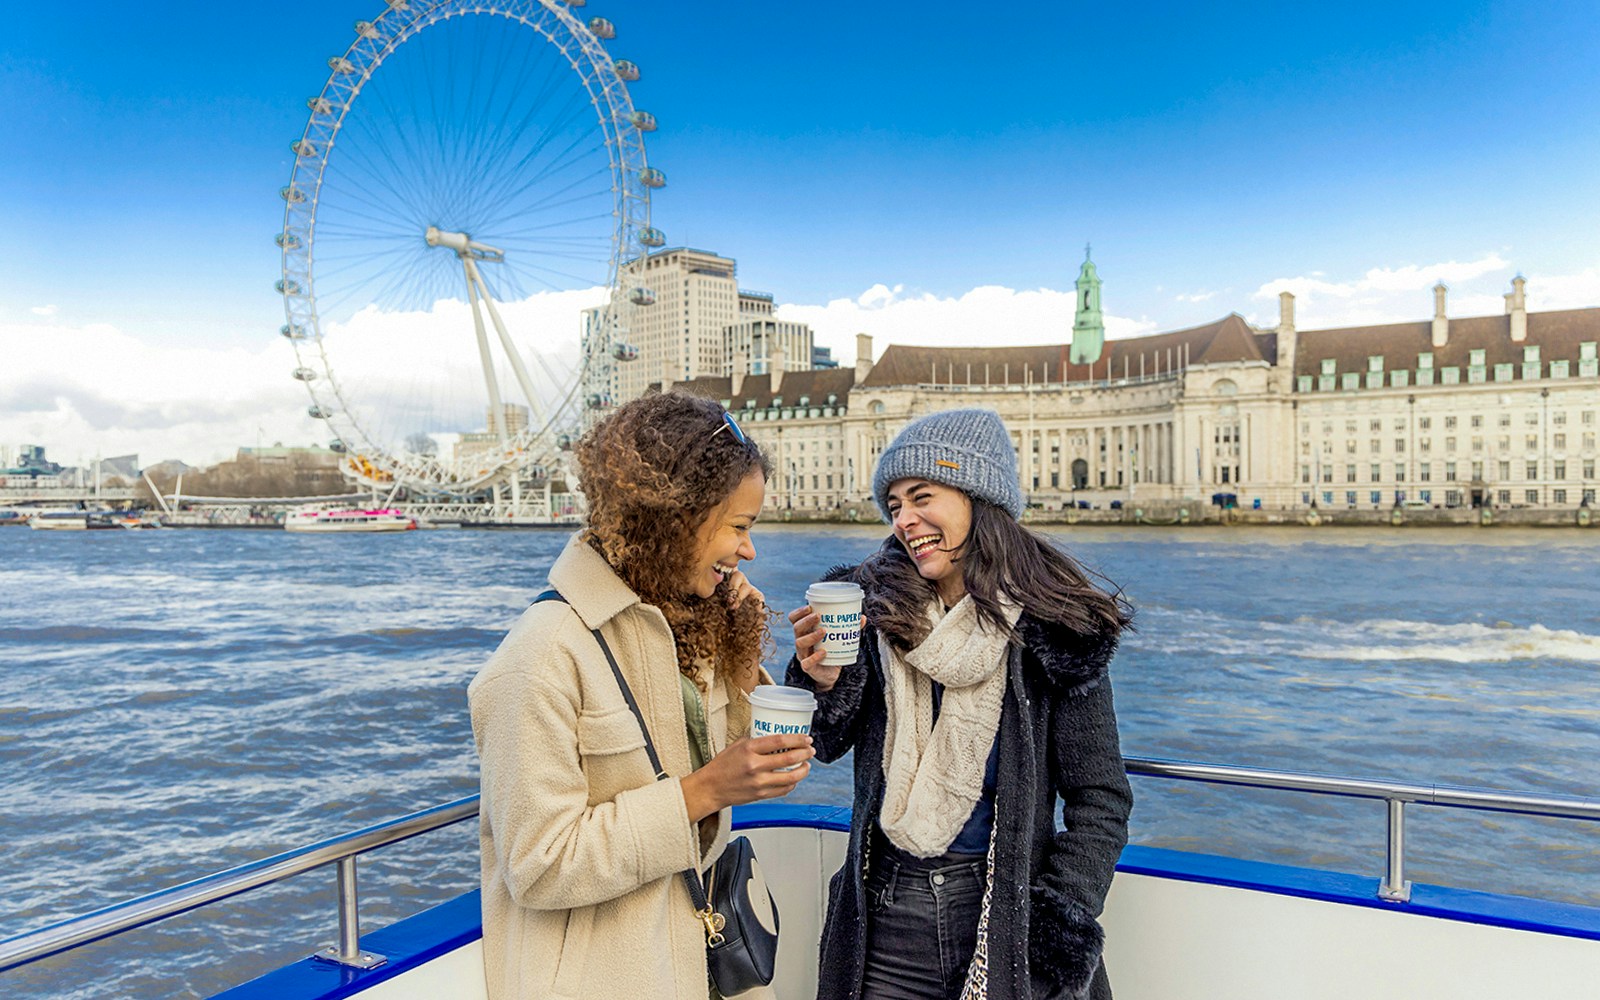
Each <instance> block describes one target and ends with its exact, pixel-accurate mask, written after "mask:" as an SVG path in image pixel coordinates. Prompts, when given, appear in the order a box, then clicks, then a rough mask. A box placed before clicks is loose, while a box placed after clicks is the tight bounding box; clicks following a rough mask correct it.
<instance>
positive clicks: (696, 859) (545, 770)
mask: <svg viewBox="0 0 1600 1000" xmlns="http://www.w3.org/2000/svg"><path fill="white" fill-rule="evenodd" d="M550 583H551V585H552V586H554V587H555V588H556V589H557V590H559V591H560V592H561V593H562V595H563V596H565V597H566V599H567V601H568V602H569V603H570V605H571V606H570V607H568V606H567V605H564V604H561V603H559V602H553V601H551V602H545V603H541V604H535V605H534V606H532V607H530V608H529V609H528V610H527V611H526V612H524V613H523V615H522V617H521V618H520V619H519V620H518V621H517V623H516V625H515V626H514V627H513V628H512V629H511V632H510V634H508V635H507V636H506V638H505V640H504V641H503V642H502V643H501V644H500V647H499V649H497V650H496V651H495V653H494V655H493V656H492V657H491V658H490V660H489V662H488V664H487V665H486V666H485V667H484V668H483V670H482V671H481V672H480V673H479V674H478V676H477V677H476V678H475V679H474V680H473V682H472V684H471V685H470V686H469V687H468V689H467V698H468V701H469V702H470V703H471V707H472V732H473V737H474V738H475V739H476V741H477V745H478V756H479V760H480V763H481V780H482V788H483V799H482V818H481V821H480V826H479V829H480V834H479V839H480V841H481V844H482V849H483V859H482V866H483V952H484V971H485V974H486V977H487V980H488V986H489V997H490V1000H620V998H624V997H626V998H629V1000H691V998H692V1000H705V998H706V993H707V988H706V960H705V935H704V932H703V931H702V929H701V925H700V924H699V922H698V921H696V919H695V916H694V912H693V907H692V906H691V905H690V902H689V893H688V890H687V889H686V888H685V887H684V885H683V880H682V878H680V877H679V874H678V873H679V872H682V871H683V870H684V869H685V868H691V867H692V868H696V869H699V870H704V869H705V868H706V867H707V866H708V865H709V864H710V863H711V861H713V860H714V859H715V858H716V857H717V856H718V855H720V854H721V852H722V849H723V847H724V845H725V844H726V843H727V839H728V834H727V830H728V825H729V819H730V817H729V816H728V814H727V813H726V812H723V813H721V814H719V815H718V816H717V817H716V818H715V821H714V822H715V836H714V837H710V838H707V840H708V842H707V844H706V845H705V847H704V850H702V845H701V838H700V836H699V832H698V830H697V828H696V825H695V824H693V823H691V822H690V821H689V814H688V811H687V808H686V806H685V805H684V800H683V792H682V790H681V787H680V779H681V777H682V776H683V775H685V774H688V773H689V771H690V764H689V741H688V737H687V735H686V733H685V720H684V710H683V697H682V693H681V691H680V688H679V685H678V677H677V662H678V661H677V653H676V651H675V646H674V644H673V640H672V632H671V630H670V629H669V628H668V626H667V621H666V618H664V617H663V616H662V614H661V612H660V611H659V610H657V609H656V608H655V607H653V606H651V605H647V604H644V603H642V602H641V601H640V599H639V597H638V595H636V594H635V593H633V591H631V590H630V589H629V588H628V586H627V585H626V584H625V583H623V581H622V579H621V578H620V577H618V576H617V575H616V573H615V572H613V571H612V569H611V567H610V566H608V565H607V564H606V562H605V560H604V559H602V558H601V557H600V555H599V554H598V553H596V552H595V551H594V550H593V549H592V548H590V547H589V546H588V545H587V544H585V543H583V542H581V541H579V540H578V538H577V536H574V538H573V541H572V542H571V543H570V544H569V545H568V546H567V548H566V549H565V550H564V551H563V552H562V554H561V556H560V557H559V558H558V559H557V560H556V563H555V566H554V567H553V568H552V569H551V571H550ZM574 612H576V614H574ZM591 628H598V629H600V632H601V634H602V635H604V636H605V637H606V641H607V642H608V643H610V645H611V649H612V651H613V652H614V653H615V654H616V657H617V661H618V663H619V665H620V666H621V668H622V673H623V676H624V677H626V678H627V681H628V684H629V686H630V687H631V688H632V689H633V694H634V697H635V698H636V699H638V702H639V709H640V711H642V712H643V713H644V717H645V719H646V721H647V722H648V724H649V726H650V735H651V737H652V739H653V740H654V741H655V745H656V752H657V753H658V754H659V755H660V757H661V764H662V767H663V768H664V769H665V770H666V772H667V773H668V774H669V775H671V777H669V778H668V779H667V780H665V781H657V780H656V779H655V775H654V774H653V773H652V771H651V769H650V762H649V760H648V758H647V757H646V755H645V751H644V737H643V736H642V735H641V734H640V732H639V725H638V723H637V722H636V721H635V720H634V717H633V713H632V712H630V711H629V710H628V706H627V703H626V702H625V701H624V700H623V698H622V692H621V691H620V690H619V689H618V688H617V683H616V680H615V678H614V677H613V676H612V674H611V668H610V666H608V665H607V663H606V659H605V655H604V654H603V653H602V652H601V651H600V647H599V645H598V644H597V643H596V642H595V640H594V636H592V635H590V634H589V629H591ZM706 679H708V680H709V678H706ZM702 690H709V699H708V702H709V703H708V705H707V723H708V730H709V735H710V738H711V749H712V752H713V753H716V752H718V751H721V750H722V749H723V748H724V747H725V746H726V745H727V744H728V742H729V741H730V740H732V739H738V738H740V737H742V736H744V735H745V734H746V733H747V732H748V730H749V722H750V710H749V705H748V703H746V702H743V701H742V700H741V701H740V702H739V703H738V704H735V705H732V706H730V705H729V702H728V698H727V696H726V694H725V693H724V688H723V686H722V685H721V684H718V683H710V684H709V685H708V687H707V688H702Z"/></svg>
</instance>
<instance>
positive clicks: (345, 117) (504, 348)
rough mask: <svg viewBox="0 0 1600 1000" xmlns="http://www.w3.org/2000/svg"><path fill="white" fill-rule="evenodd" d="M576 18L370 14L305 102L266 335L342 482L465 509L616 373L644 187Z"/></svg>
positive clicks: (540, 456) (626, 66) (492, 4)
mask: <svg viewBox="0 0 1600 1000" xmlns="http://www.w3.org/2000/svg"><path fill="white" fill-rule="evenodd" d="M584 5H585V0H568V2H558V0H388V6H387V8H386V9H384V10H382V11H381V13H380V14H379V15H378V16H377V17H375V18H374V19H373V20H371V21H359V22H357V23H356V25H355V40H354V42H353V43H352V44H351V45H350V47H349V48H348V49H347V50H346V51H345V52H344V53H343V54H342V55H338V56H335V57H333V58H331V59H329V60H328V68H329V70H330V74H329V76H328V78H327V82H326V83H325V84H324V85H323V87H322V90H321V91H320V92H319V93H318V94H317V95H316V96H314V97H312V98H311V99H310V100H309V101H308V102H307V104H308V108H309V110H310V118H309V121H308V122H307V124H306V128H305V131H304V134H303V135H302V136H301V137H300V139H299V140H298V141H296V142H294V143H293V145H292V149H293V152H294V157H295V159H294V169H293V173H292V175H291V177H290V179H289V183H288V184H287V185H285V186H284V188H283V189H282V190H281V192H280V195H281V197H282V198H283V200H284V203H285V205H284V217H283V230H282V232H280V233H279V234H278V236H277V243H278V245H279V246H280V247H281V248H282V251H283V272H282V275H281V277H280V278H279V280H278V283H277V288H278V290H279V291H280V292H281V293H282V295H283V301H284V311H285V315H286V320H287V321H286V322H285V324H284V325H283V327H282V330H281V332H282V334H283V336H284V337H286V338H287V339H288V340H289V342H290V343H291V344H292V345H293V348H294V351H295V355H296V359H297V365H296V367H295V369H294V371H293V375H294V377H295V378H296V379H298V380H299V381H301V382H303V383H304V384H305V386H306V388H307V390H308V391H309V392H310V394H311V405H310V407H309V408H308V411H307V412H308V413H309V414H310V416H311V417H313V418H315V419H317V420H319V421H325V422H326V424H327V426H328V428H329V431H330V438H331V445H330V446H331V447H333V448H334V449H335V450H336V451H341V452H343V459H342V460H343V462H344V468H345V472H346V474H347V476H349V477H350V478H352V479H353V480H355V481H357V482H359V483H361V484H362V485H364V486H370V487H373V488H383V489H392V488H403V489H405V490H406V491H407V492H408V493H409V494H410V495H411V496H412V497H414V498H418V499H429V498H431V499H436V500H465V499H471V498H475V497H482V496H484V495H485V494H486V493H488V492H489V491H492V490H494V489H495V488H497V487H499V486H501V485H503V484H505V483H507V482H513V483H515V482H520V481H523V480H534V481H537V480H539V479H541V478H545V477H547V475H548V474H549V473H550V471H551V470H553V467H554V465H555V463H556V462H557V461H558V460H559V456H560V452H561V451H562V450H563V449H564V448H566V447H569V446H570V441H571V435H572V434H573V433H575V431H576V430H577V429H578V427H579V426H580V423H581V415H582V413H583V412H584V411H585V410H586V409H587V410H588V411H589V412H593V411H594V410H596V409H603V408H605V407H606V406H608V405H609V404H610V396H609V386H610V384H611V366H612V365H615V364H621V363H625V362H626V361H628V360H630V359H632V358H633V356H634V354H635V352H634V350H633V348H632V347H630V346H629V345H628V344H627V331H628V329H629V328H630V319H631V315H632V312H633V310H636V309H642V308H647V307H648V306H649V305H650V304H651V303H652V302H653V301H654V294H653V292H651V291H650V290H649V289H647V288H644V287H640V286H639V285H638V284H636V282H637V277H638V268H637V266H636V265H638V264H639V263H640V262H642V261H643V260H644V257H645V255H646V254H647V253H648V252H649V249H650V248H652V247H658V246H661V245H662V244H663V242H664V237H663V236H662V234H661V233H660V232H659V231H658V230H656V229H654V228H652V227H651V225H650V194H651V191H652V190H654V189H657V188H660V187H661V186H663V185H664V184H665V182H666V179H665V176H664V175H663V174H662V173H661V171H659V170H657V169H655V168H654V167H651V166H649V164H648V161H647V159H646V156H645V146H644V136H645V134H646V133H648V132H651V131H654V129H655V119H654V118H653V117H652V116H651V115H650V114H649V113H647V112H644V111H640V110H638V109H636V108H634V106H633V102H632V99H631V97H630V95H629V93H628V88H627V85H628V83H630V82H632V81H635V80H637V79H638V78H639V69H638V67H637V66H636V65H634V64H633V63H631V62H629V61H627V60H625V59H613V58H612V57H611V56H610V55H609V54H608V53H607V51H606V49H605V47H604V44H603V43H604V42H605V41H608V40H611V39H613V38H615V37H616V33H617V32H616V28H615V26H614V25H613V24H612V23H611V22H610V21H608V20H606V19H605V18H602V17H589V18H587V19H583V18H580V17H579V16H578V15H577V14H576V13H575V11H574V8H580V7H583V6H584ZM580 324H581V325H582V327H583V328H584V329H586V330H587V333H586V334H585V335H584V336H582V337H581V339H580V337H579V330H580Z"/></svg>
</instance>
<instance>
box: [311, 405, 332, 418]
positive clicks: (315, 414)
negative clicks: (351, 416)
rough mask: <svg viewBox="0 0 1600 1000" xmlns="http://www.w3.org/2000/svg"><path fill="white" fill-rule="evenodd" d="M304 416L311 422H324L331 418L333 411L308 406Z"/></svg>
mask: <svg viewBox="0 0 1600 1000" xmlns="http://www.w3.org/2000/svg"><path fill="white" fill-rule="evenodd" d="M306 416H308V417H310V418H311V419H313V420H326V419H328V418H329V417H331V416H333V411H332V410H329V409H324V408H323V407H320V406H308V407H306Z"/></svg>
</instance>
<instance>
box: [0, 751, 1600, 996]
mask: <svg viewBox="0 0 1600 1000" xmlns="http://www.w3.org/2000/svg"><path fill="white" fill-rule="evenodd" d="M1123 763H1124V765H1125V766H1126V767H1127V770H1128V773H1129V774H1133V775H1143V776H1146V777H1155V778H1170V779H1176V780H1180V781H1197V782H1203V783H1207V784H1218V785H1242V786H1249V787H1254V788H1270V789H1277V790H1280V791H1295V792H1311V793H1314V794H1323V795H1341V796H1349V797H1356V798H1366V799H1379V800H1383V801H1385V802H1387V803H1388V804H1389V809H1388V815H1389V859H1388V871H1387V877H1386V878H1385V881H1384V883H1383V887H1382V888H1381V889H1380V891H1379V895H1380V896H1383V898H1385V899H1390V900H1393V901H1396V902H1403V901H1404V900H1405V899H1406V898H1407V894H1406V892H1405V890H1406V888H1407V886H1408V883H1406V882H1405V881H1404V877H1403V875H1404V870H1403V865H1404V805H1405V803H1407V802H1416V803H1420V804H1425V805H1437V806H1445V807H1449V808H1458V809H1475V810H1487V811H1491V812H1504V813H1517V814H1521V815H1525V816H1544V817H1550V818H1556V819H1578V820H1600V800H1597V799H1593V798H1578V797H1575V796H1558V795H1521V794H1515V793H1511V792H1499V791H1494V790H1492V789H1483V788H1460V787H1453V786H1448V785H1428V784H1416V783H1413V782H1399V781H1377V780H1370V779H1364V778H1341V777H1338V776H1335V775H1326V774H1314V773H1308V772H1302V771H1279V770H1272V769H1269V768H1255V767H1236V766H1233V765H1227V764H1204V763H1194V762H1190V761H1177V760H1163V759H1159V758H1154V757H1124V758H1123ZM476 815H478V796H476V795H470V796H468V797H466V798H463V799H457V800H456V801H454V802H448V803H445V804H444V805H439V806H434V807H433V808H431V809H424V810H422V811H420V812H414V813H411V814H409V815H407V816H401V817H399V818H398V819H393V820H389V821H387V822H384V823H378V824H376V825H374V826H369V827H367V828H366V829H363V830H357V831H355V832H354V833H347V834H343V835H341V836H338V837H333V838H330V839H328V840H323V841H320V842H318V843H315V844H311V845H308V846H306V847H302V848H299V849H297V850H293V851H289V852H287V853H284V854H278V855H274V856H273V857H270V858H262V859H261V860H259V861H252V862H250V863H249V864H245V865H240V866H239V867H237V868H229V869H227V870H226V871H221V872H217V873H215V874H212V875H207V876H205V877H204V878H199V879H195V880H194V881H192V882H185V883H183V884H182V885H176V886H172V887H171V888H167V889H162V890H160V891H158V892H153V893H150V894H149V895H145V896H140V897H138V898H136V899H130V900H128V901H127V902H123V903H118V904H116V905H114V906H108V907H106V908H105V909H101V910H96V911H94V912H93V913H89V914H85V915H84V916H81V917H74V918H71V919H68V920H63V921H61V922H59V923H55V924H50V925H49V926H46V927H41V928H39V929H38V930H34V931H29V932H27V933H24V934H19V935H17V936H15V937H10V938H6V939H4V940H0V972H5V971H6V970H9V969H14V968H17V967H18V966H22V965H27V964H28V963H30V962H36V961H38V960H40V959H42V958H48V957H50V956H51V955H57V954H60V953H61V952H64V951H69V950H71V949H73V948H77V947H80V946H82V945H86V944H91V943H93V942H95V941H101V940H104V939H105V938H108V937H113V936H115V935H117V934H121V933H123V932H124V931H130V930H134V929H136V928H139V927H144V926H146V925H148V924H152V923H155V922H157V921H160V920H165V919H166V918H168V917H173V916H177V915H178V914H180V913H187V912H188V911H190V910H194V909H197V908H199V907H201V906H205V905H206V904H208V903H214V902H218V901H219V900H223V899H228V898H230V897H233V896H238V895H240V894H242V893H246V892H250V891H251V890H253V889H258V888H261V887H262V886H266V885H271V884H273V883H276V882H281V881H283V880H284V879H288V878H292V877H293V876H295V875H301V874H304V873H305V872H308V871H312V870H313V869H316V868H322V867H325V866H327V865H333V864H337V865H338V866H339V886H340V945H339V947H338V948H337V949H329V951H328V952H326V953H323V954H324V956H325V957H328V958H331V959H333V960H335V961H342V962H345V963H347V964H351V965H370V964H372V962H371V961H369V960H370V959H374V958H376V956H367V955H363V954H361V953H360V952H359V933H358V923H357V920H356V913H355V909H356V894H355V869H354V859H355V858H356V857H357V856H358V855H361V854H364V853H366V852H368V851H372V850H376V849H377V848H380V847H386V846H388V845H389V844H394V843H398V842H400V841H402V840H408V839H410V838H411V837H415V836H418V835H419V834H423V833H427V832H429V831H431V830H437V829H440V828H442V827H446V826H451V825H454V824H456V823H461V822H464V821H466V820H469V819H472V818H473V817H474V816H476ZM378 960H379V961H381V959H378Z"/></svg>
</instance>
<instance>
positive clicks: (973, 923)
mask: <svg viewBox="0 0 1600 1000" xmlns="http://www.w3.org/2000/svg"><path fill="white" fill-rule="evenodd" d="M874 841H875V843H874V844H873V847H874V850H873V853H872V859H871V864H870V866H869V868H868V873H867V964H866V974H865V976H864V977H863V980H862V987H861V1000H958V998H959V997H960V996H961V987H962V985H963V984H964V983H965V982H966V978H967V965H968V964H969V963H970V962H971V961H972V951H973V949H974V948H975V947H976V946H977V941H978V915H979V912H980V911H981V910H982V908H983V885H984V875H985V862H984V859H983V857H982V856H977V857H974V856H973V855H966V854H946V855H943V856H941V857H937V858H918V857H915V856H914V855H910V854H906V853H904V852H903V851H899V850H896V849H895V848H894V847H893V846H891V845H890V844H889V843H888V842H887V841H886V840H883V839H882V838H881V837H875V838H874Z"/></svg>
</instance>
